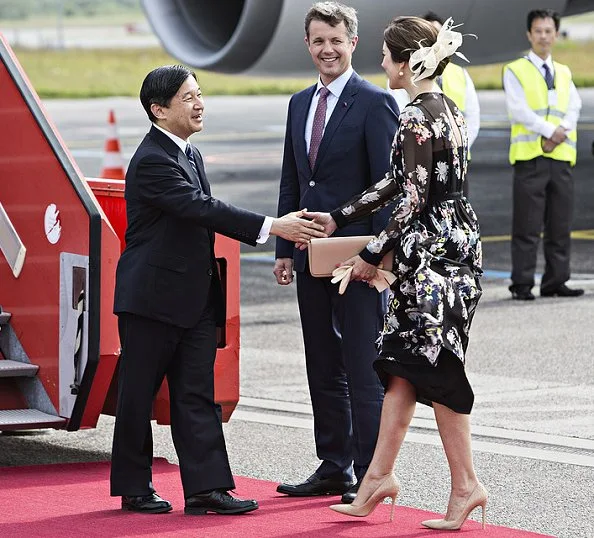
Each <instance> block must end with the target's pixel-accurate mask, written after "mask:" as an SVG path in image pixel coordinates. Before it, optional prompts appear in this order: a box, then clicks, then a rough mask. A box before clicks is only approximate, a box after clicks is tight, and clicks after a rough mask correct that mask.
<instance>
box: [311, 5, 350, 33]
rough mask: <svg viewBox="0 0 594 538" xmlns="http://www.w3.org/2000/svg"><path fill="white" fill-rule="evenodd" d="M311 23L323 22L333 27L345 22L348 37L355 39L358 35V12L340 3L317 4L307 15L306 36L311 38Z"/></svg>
mask: <svg viewBox="0 0 594 538" xmlns="http://www.w3.org/2000/svg"><path fill="white" fill-rule="evenodd" d="M311 21H322V22H325V23H326V24H329V25H330V26H332V27H335V26H338V25H339V24H340V23H341V22H344V26H345V28H346V32H347V36H348V38H349V39H353V38H354V37H355V36H356V35H357V27H358V24H359V23H358V21H357V11H356V10H355V9H354V8H352V7H349V6H345V5H344V4H340V3H338V2H317V3H315V4H314V5H313V6H311V8H309V11H308V12H307V15H305V35H306V36H307V37H308V38H309V25H310V24H311Z"/></svg>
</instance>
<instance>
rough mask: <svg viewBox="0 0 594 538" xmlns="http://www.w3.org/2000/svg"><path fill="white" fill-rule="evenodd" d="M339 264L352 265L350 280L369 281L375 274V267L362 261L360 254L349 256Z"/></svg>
mask: <svg viewBox="0 0 594 538" xmlns="http://www.w3.org/2000/svg"><path fill="white" fill-rule="evenodd" d="M340 265H352V266H353V271H352V273H351V280H362V281H363V282H370V281H371V280H373V279H374V278H375V276H376V275H377V267H376V266H375V265H371V264H370V263H367V262H366V261H364V260H363V259H362V258H361V256H355V257H353V258H350V259H348V260H346V261H344V262H342V263H341V264H340Z"/></svg>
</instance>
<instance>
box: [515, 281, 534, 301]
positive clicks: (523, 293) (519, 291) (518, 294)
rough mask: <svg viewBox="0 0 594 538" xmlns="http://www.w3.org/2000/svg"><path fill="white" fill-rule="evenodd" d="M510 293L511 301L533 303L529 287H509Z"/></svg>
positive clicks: (532, 295)
mask: <svg viewBox="0 0 594 538" xmlns="http://www.w3.org/2000/svg"><path fill="white" fill-rule="evenodd" d="M509 291H511V294H512V299H514V300H516V301H534V299H535V297H534V294H533V293H532V292H531V291H530V286H515V285H513V284H512V285H511V286H510V287H509Z"/></svg>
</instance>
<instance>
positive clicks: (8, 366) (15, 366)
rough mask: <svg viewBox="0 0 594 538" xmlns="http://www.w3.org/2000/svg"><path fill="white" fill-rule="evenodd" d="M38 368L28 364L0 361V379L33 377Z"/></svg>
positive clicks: (6, 360)
mask: <svg viewBox="0 0 594 538" xmlns="http://www.w3.org/2000/svg"><path fill="white" fill-rule="evenodd" d="M37 370H39V366H37V365H36V364H31V363H28V362H19V361H11V360H8V359H4V360H0V377H35V376H36V375H37Z"/></svg>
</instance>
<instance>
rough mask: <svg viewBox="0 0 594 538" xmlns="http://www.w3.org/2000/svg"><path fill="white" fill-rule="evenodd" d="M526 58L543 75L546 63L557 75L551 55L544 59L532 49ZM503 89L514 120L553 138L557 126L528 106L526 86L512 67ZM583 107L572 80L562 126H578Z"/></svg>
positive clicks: (546, 136)
mask: <svg viewBox="0 0 594 538" xmlns="http://www.w3.org/2000/svg"><path fill="white" fill-rule="evenodd" d="M526 58H528V60H530V61H531V62H532V63H533V64H534V65H535V66H536V67H537V68H538V70H539V71H540V73H541V74H542V76H543V77H544V75H545V73H544V69H543V67H542V66H543V64H544V63H546V64H547V66H548V67H549V69H550V71H551V74H552V75H553V77H554V76H555V67H554V65H553V59H552V58H551V56H550V55H549V57H548V58H547V59H546V60H544V61H543V60H542V58H539V57H538V56H537V55H536V54H535V53H534V51H532V50H531V51H530V52H529V53H528V56H526ZM503 89H504V90H505V101H506V104H507V110H508V112H509V115H510V118H511V120H512V122H513V123H521V124H522V125H524V127H526V129H528V130H529V131H534V132H535V133H538V134H539V135H541V136H544V137H545V138H551V136H552V135H553V132H554V131H555V128H556V126H555V125H554V124H553V123H551V122H549V121H546V120H545V119H544V118H543V117H541V116H539V115H538V114H537V113H536V112H534V111H533V110H532V109H531V108H530V107H529V106H528V102H527V101H526V95H525V94H524V88H523V87H522V85H521V84H520V81H519V80H518V79H517V77H516V75H514V74H513V73H512V72H511V70H510V69H506V70H505V74H504V75H503ZM581 108H582V100H581V99H580V96H579V94H578V92H577V89H576V87H575V84H574V83H573V82H572V83H571V86H570V87H569V106H568V107H567V112H566V114H565V117H564V118H563V119H562V120H561V126H562V127H564V128H565V129H568V130H570V131H573V130H574V129H575V128H576V127H577V121H578V117H579V115H580V109H581Z"/></svg>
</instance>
